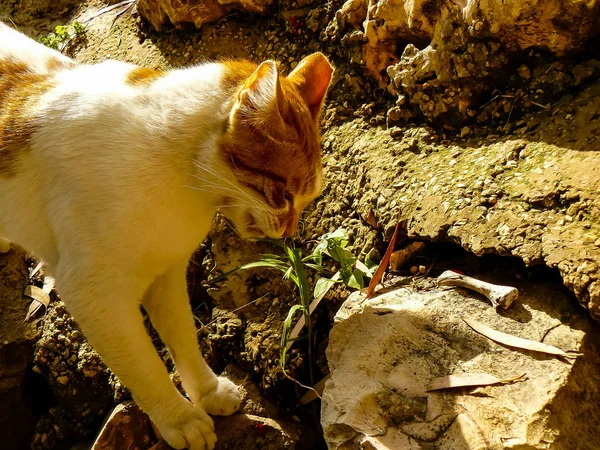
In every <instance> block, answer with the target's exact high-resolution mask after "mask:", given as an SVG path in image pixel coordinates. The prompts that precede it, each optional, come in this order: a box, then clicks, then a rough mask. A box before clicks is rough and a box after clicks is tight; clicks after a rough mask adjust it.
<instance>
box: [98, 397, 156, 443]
mask: <svg viewBox="0 0 600 450" xmlns="http://www.w3.org/2000/svg"><path fill="white" fill-rule="evenodd" d="M155 441H156V438H155V437H154V433H153V431H152V427H151V425H150V419H149V418H148V416H147V415H146V414H145V413H144V412H143V411H142V410H141V409H140V408H139V407H138V406H137V405H136V404H135V403H134V402H132V401H128V402H125V403H121V404H120V405H117V406H116V407H115V408H114V409H113V410H112V412H111V413H110V414H109V415H108V418H107V419H106V421H105V423H104V425H103V427H102V429H101V430H100V433H99V434H98V437H97V438H96V440H95V442H94V445H93V446H92V448H91V450H115V449H131V450H133V449H139V450H145V449H147V448H150V447H151V446H152V444H154V442H155Z"/></svg>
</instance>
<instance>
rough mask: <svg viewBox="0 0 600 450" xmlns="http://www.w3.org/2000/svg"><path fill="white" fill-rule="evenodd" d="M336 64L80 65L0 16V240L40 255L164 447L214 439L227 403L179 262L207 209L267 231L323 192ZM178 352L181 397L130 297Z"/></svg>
mask: <svg viewBox="0 0 600 450" xmlns="http://www.w3.org/2000/svg"><path fill="white" fill-rule="evenodd" d="M331 72H332V69H331V67H330V65H329V63H328V62H327V60H326V59H325V58H324V57H323V56H322V55H320V54H315V55H312V56H311V57H308V58H306V59H305V61H304V62H303V64H301V65H300V66H299V68H298V69H297V70H296V71H295V72H294V73H292V74H291V75H290V76H289V77H288V78H287V79H286V78H283V77H280V76H279V75H278V71H277V68H276V66H275V64H274V63H272V62H265V63H263V64H261V65H260V66H258V67H257V66H256V65H253V64H251V63H247V62H235V61H233V62H227V63H220V64H217V63H213V64H205V65H201V66H197V67H194V68H190V69H185V70H176V71H170V72H164V73H163V72H160V71H153V70H150V69H143V68H139V67H136V66H133V65H131V64H127V63H122V62H116V61H107V62H104V63H101V64H98V65H94V66H89V65H77V64H75V63H74V62H73V61H71V60H70V59H68V58H66V57H64V56H62V55H60V54H59V53H57V52H54V51H52V50H50V49H47V48H45V47H43V46H41V45H40V44H37V43H35V42H33V41H31V40H29V39H28V38H26V37H25V36H23V35H21V34H20V33H17V32H16V31H14V30H12V29H10V28H9V27H8V26H5V25H3V24H1V23H0V241H1V242H0V251H1V250H7V248H6V246H7V242H8V241H6V240H4V239H2V236H4V237H5V238H7V239H8V240H10V241H13V242H16V243H19V244H21V245H23V246H25V247H26V248H27V249H28V250H31V251H32V252H34V253H35V254H37V255H38V256H40V257H41V258H43V259H44V260H45V261H46V262H47V263H48V267H49V270H50V271H51V272H52V273H53V274H54V275H55V277H56V280H57V289H58V291H59V293H60V295H61V297H62V299H63V300H64V301H65V304H66V305H67V308H68V309H69V310H70V312H71V313H72V314H73V316H74V317H75V319H76V320H77V321H78V322H79V324H80V325H81V327H82V329H83V331H84V334H85V335H86V337H87V338H88V340H89V341H90V343H91V344H92V345H93V346H94V347H95V348H96V350H97V351H98V352H99V353H100V355H101V356H102V357H103V359H104V360H105V362H106V363H107V365H108V366H109V367H110V368H111V369H112V370H113V372H114V373H115V374H116V375H117V376H119V378H120V379H121V380H122V382H123V383H124V384H125V385H126V386H128V387H129V388H130V389H131V391H132V393H133V396H134V398H135V400H136V401H137V402H138V403H139V404H140V405H141V406H142V408H144V409H145V410H146V411H147V412H148V413H149V414H150V416H151V418H152V419H153V420H154V422H155V423H156V424H157V425H158V427H159V429H160V430H161V432H162V434H163V436H164V437H165V439H167V441H168V442H169V443H170V444H171V445H172V446H174V447H175V448H183V447H189V448H192V449H194V450H195V449H199V450H203V449H205V448H206V449H210V448H212V447H213V446H214V442H215V440H216V437H215V435H214V432H213V431H212V421H211V419H210V418H209V417H208V416H207V414H206V412H205V411H207V412H208V413H210V414H231V413H233V412H234V411H235V410H236V409H237V408H238V406H239V401H240V400H239V394H238V392H237V389H236V388H235V386H234V385H233V384H231V383H230V382H228V381H227V380H226V379H221V378H217V377H216V376H215V375H214V374H213V373H212V372H211V371H210V369H209V368H208V367H207V366H206V364H205V363H204V361H203V359H202V356H201V354H200V351H199V350H198V346H197V342H196V332H195V328H194V324H193V318H192V315H191V311H190V306H189V303H188V298H187V291H186V284H185V270H186V267H187V263H188V260H189V257H190V255H191V254H192V253H193V251H194V250H195V249H196V248H197V246H198V244H199V243H200V242H201V241H202V240H203V239H204V238H205V237H206V235H207V234H208V232H209V230H210V227H211V225H212V221H213V217H214V215H215V213H216V211H217V210H218V209H222V210H223V212H224V213H225V215H226V216H228V217H230V219H231V220H232V221H233V222H234V223H235V224H236V226H237V227H238V229H240V232H241V234H242V235H245V236H261V235H269V236H272V237H279V236H282V235H284V234H285V235H289V234H291V233H293V232H294V231H295V229H296V224H297V220H298V214H299V212H300V211H301V210H302V208H304V207H305V206H306V204H307V203H308V202H309V201H310V200H312V199H313V198H314V197H315V196H316V195H318V193H319V190H320V161H319V157H320V151H319V142H318V133H317V126H316V121H317V118H318V113H319V110H320V108H321V105H322V101H323V97H324V95H325V91H326V89H327V86H328V84H329V80H330V77H331ZM140 303H141V304H143V306H144V308H145V309H146V310H147V312H148V314H149V315H150V319H151V321H152V323H153V325H154V326H155V327H156V328H157V330H158V332H159V334H160V335H161V338H162V339H163V341H165V343H166V344H167V346H168V347H169V350H170V352H171V354H172V356H173V358H174V360H175V363H176V366H177V369H178V371H179V373H180V375H181V378H182V382H183V386H184V388H185V389H186V392H187V394H188V396H189V397H190V399H191V400H192V401H193V402H194V404H195V405H194V406H192V404H191V403H189V402H188V401H187V400H185V399H184V398H183V397H182V396H181V395H179V394H178V393H177V391H176V389H175V387H174V386H173V385H172V383H171V381H170V379H169V377H168V375H167V372H166V369H165V368H164V366H163V364H162V362H161V360H160V358H159V357H158V355H157V354H156V352H155V351H154V348H153V346H152V343H151V341H150V339H149V338H148V336H147V335H146V332H145V329H144V327H143V323H142V320H141V313H140V310H139V305H140Z"/></svg>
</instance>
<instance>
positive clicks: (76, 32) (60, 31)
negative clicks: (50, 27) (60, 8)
mask: <svg viewBox="0 0 600 450" xmlns="http://www.w3.org/2000/svg"><path fill="white" fill-rule="evenodd" d="M84 34H85V25H83V24H82V23H81V22H73V23H71V25H59V26H57V27H56V28H55V29H54V33H50V34H49V35H48V36H43V37H41V38H40V42H41V43H42V44H44V45H45V46H46V47H50V48H53V49H54V50H58V51H61V50H62V49H63V48H64V47H65V46H66V45H67V44H68V43H69V42H71V41H73V40H75V39H78V38H80V37H82V36H83V35H84Z"/></svg>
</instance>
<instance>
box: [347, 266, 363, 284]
mask: <svg viewBox="0 0 600 450" xmlns="http://www.w3.org/2000/svg"><path fill="white" fill-rule="evenodd" d="M348 287H351V288H354V289H362V288H364V287H365V280H364V278H363V274H362V272H361V271H360V270H358V269H354V271H353V272H352V275H350V278H349V279H348Z"/></svg>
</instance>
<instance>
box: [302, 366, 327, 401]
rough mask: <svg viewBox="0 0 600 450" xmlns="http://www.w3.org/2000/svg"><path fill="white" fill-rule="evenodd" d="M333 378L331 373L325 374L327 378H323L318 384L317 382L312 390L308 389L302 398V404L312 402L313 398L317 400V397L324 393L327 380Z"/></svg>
mask: <svg viewBox="0 0 600 450" xmlns="http://www.w3.org/2000/svg"><path fill="white" fill-rule="evenodd" d="M330 378H331V374H330V373H329V374H327V375H326V376H325V378H323V379H322V380H321V381H319V382H317V384H315V385H314V386H313V388H312V390H310V391H307V392H306V393H305V394H304V395H303V396H302V397H301V398H300V404H301V405H306V404H307V403H310V402H312V401H313V400H316V399H317V398H319V396H321V395H323V389H325V383H326V382H327V380H329V379H330Z"/></svg>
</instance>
